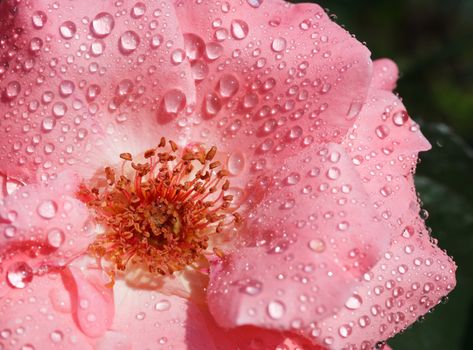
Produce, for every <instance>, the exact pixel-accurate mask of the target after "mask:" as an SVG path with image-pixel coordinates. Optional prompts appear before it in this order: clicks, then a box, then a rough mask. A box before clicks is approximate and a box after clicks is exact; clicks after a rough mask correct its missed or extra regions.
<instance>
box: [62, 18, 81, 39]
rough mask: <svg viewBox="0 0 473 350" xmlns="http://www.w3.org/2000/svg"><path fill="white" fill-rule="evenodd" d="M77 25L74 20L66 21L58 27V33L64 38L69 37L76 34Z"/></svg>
mask: <svg viewBox="0 0 473 350" xmlns="http://www.w3.org/2000/svg"><path fill="white" fill-rule="evenodd" d="M76 31H77V27H76V25H75V23H74V22H71V21H66V22H64V23H63V24H61V26H60V27H59V33H60V34H61V36H62V37H63V38H64V39H71V38H72V37H73V36H74V34H76Z"/></svg>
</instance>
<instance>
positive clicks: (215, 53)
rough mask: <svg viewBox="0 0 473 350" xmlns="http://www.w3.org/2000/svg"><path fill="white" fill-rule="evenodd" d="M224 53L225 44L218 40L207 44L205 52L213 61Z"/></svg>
mask: <svg viewBox="0 0 473 350" xmlns="http://www.w3.org/2000/svg"><path fill="white" fill-rule="evenodd" d="M222 53H223V46H222V45H220V44H219V43H216V42H210V43H207V45H206V46H205V54H206V56H207V58H208V59H209V60H211V61H213V60H216V59H217V58H219V57H220V56H222Z"/></svg>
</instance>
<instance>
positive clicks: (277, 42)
mask: <svg viewBox="0 0 473 350" xmlns="http://www.w3.org/2000/svg"><path fill="white" fill-rule="evenodd" d="M271 48H272V49H273V51H275V52H281V51H283V50H284V49H285V48H286V39H284V38H281V37H280V38H276V39H274V40H273V42H272V43H271Z"/></svg>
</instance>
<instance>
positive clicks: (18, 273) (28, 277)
mask: <svg viewBox="0 0 473 350" xmlns="http://www.w3.org/2000/svg"><path fill="white" fill-rule="evenodd" d="M32 280H33V269H32V268H31V267H30V266H29V265H28V264H27V263H25V262H23V261H19V262H16V263H14V264H12V265H10V267H9V268H8V271H7V281H8V283H9V284H10V285H11V286H12V287H15V288H25V287H26V286H27V285H28V283H30V282H31V281H32Z"/></svg>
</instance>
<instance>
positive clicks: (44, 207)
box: [36, 200, 57, 220]
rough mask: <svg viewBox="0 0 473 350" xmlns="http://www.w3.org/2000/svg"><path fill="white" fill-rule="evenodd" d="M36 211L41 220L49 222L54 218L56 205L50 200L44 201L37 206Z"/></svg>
mask: <svg viewBox="0 0 473 350" xmlns="http://www.w3.org/2000/svg"><path fill="white" fill-rule="evenodd" d="M36 211H37V213H38V215H39V216H41V217H42V218H44V219H47V220H50V219H52V218H54V217H55V216H56V213H57V204H56V202H54V201H52V200H45V201H43V202H41V203H40V204H39V205H38V207H37V208H36Z"/></svg>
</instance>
